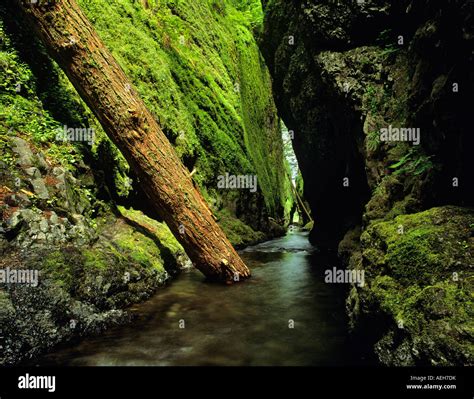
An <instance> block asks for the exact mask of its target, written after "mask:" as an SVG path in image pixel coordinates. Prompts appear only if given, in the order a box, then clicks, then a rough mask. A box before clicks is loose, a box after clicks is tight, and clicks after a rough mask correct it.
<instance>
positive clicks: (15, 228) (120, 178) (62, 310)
mask: <svg viewBox="0 0 474 399" xmlns="http://www.w3.org/2000/svg"><path fill="white" fill-rule="evenodd" d="M76 2H77V5H78V6H79V7H80V10H82V12H83V13H84V15H85V17H84V18H87V20H88V21H89V22H90V23H91V26H92V27H93V29H95V31H96V32H97V35H98V37H99V38H100V40H101V42H102V43H103V46H104V47H105V48H106V49H107V50H108V51H109V52H110V54H111V56H113V58H114V59H115V60H116V62H117V63H118V65H119V66H120V68H121V70H123V73H124V74H125V75H126V77H127V78H128V82H123V85H122V87H125V91H129V92H130V93H131V94H133V95H136V97H137V98H140V99H141V100H143V104H144V106H145V107H146V109H147V110H148V111H149V112H150V114H151V115H152V117H153V118H154V122H153V123H155V122H156V125H157V126H159V127H160V128H161V130H162V132H163V133H164V135H165V136H166V140H167V141H169V143H171V145H172V147H173V148H174V151H175V152H176V154H177V156H178V157H179V160H180V162H181V164H182V165H183V166H184V168H185V171H186V173H188V174H189V177H190V179H192V184H193V186H194V188H195V189H196V190H197V191H198V192H200V193H201V195H202V197H203V199H204V201H205V203H206V204H207V206H208V207H209V209H210V211H211V213H212V218H213V220H215V222H217V224H218V225H219V226H220V228H221V229H222V231H223V232H224V233H225V235H226V236H227V238H228V239H229V241H230V242H231V244H232V245H233V246H234V247H235V248H236V250H238V254H239V256H240V257H241V258H242V260H243V261H244V262H245V264H246V265H247V266H248V267H249V268H250V270H251V272H252V276H251V277H250V278H249V279H248V280H245V281H239V274H238V273H237V274H236V279H235V280H236V281H235V283H236V284H233V285H230V284H229V285H219V284H217V283H211V282H209V281H207V280H205V278H204V276H202V275H201V274H199V273H198V272H197V271H196V270H194V268H193V261H191V259H190V258H192V257H193V256H192V254H191V253H190V251H189V248H188V251H187V252H188V254H187V253H186V251H185V250H184V248H183V245H182V244H181V243H180V242H183V237H180V235H184V232H185V230H186V223H185V222H184V223H183V224H181V225H180V226H179V228H178V229H174V234H173V233H172V230H173V229H171V230H170V227H171V224H170V223H168V224H170V227H168V225H167V223H166V222H165V219H166V220H167V221H168V222H169V221H170V220H172V221H173V222H174V221H175V218H176V215H174V214H171V213H169V212H167V213H166V214H165V215H163V213H162V212H160V209H158V212H157V206H156V202H154V201H152V200H150V187H149V186H150V184H149V182H148V181H146V179H144V178H143V176H144V175H139V174H137V173H136V171H137V168H136V165H133V164H129V162H127V160H126V159H128V158H127V157H126V156H124V155H127V154H125V152H124V150H123V148H121V147H120V145H119V144H118V143H117V142H115V144H114V142H113V141H112V140H111V139H110V135H109V132H108V131H107V129H106V128H105V126H104V121H103V120H102V121H100V122H99V120H100V118H97V117H96V115H97V112H96V110H95V109H94V106H93V104H92V105H91V104H89V105H86V101H85V97H87V96H86V95H85V94H87V93H90V90H96V92H94V93H97V103H99V102H100V101H102V97H101V96H102V94H101V93H104V96H105V95H106V94H105V93H107V90H111V88H110V87H107V85H104V84H103V81H101V80H99V79H96V80H94V78H93V76H92V79H91V82H92V83H94V82H95V83H96V85H94V84H92V85H91V88H90V90H89V88H88V89H87V90H85V89H84V90H83V91H82V92H81V90H76V88H75V87H74V85H73V84H72V83H71V81H72V80H70V74H69V73H68V74H67V75H66V73H65V72H64V69H66V72H68V71H67V68H64V65H62V64H61V63H59V64H58V63H57V62H56V61H55V55H54V54H51V51H48V50H50V49H48V46H47V45H45V43H44V40H42V38H41V35H37V33H35V30H34V29H32V25H33V24H32V23H31V21H29V24H27V23H26V19H25V17H24V15H23V14H22V13H21V12H20V7H19V3H18V2H17V1H16V0H5V1H4V2H3V3H2V4H1V5H0V152H1V154H2V158H1V162H0V216H1V218H0V221H1V225H0V249H1V251H2V256H1V258H0V271H2V273H1V274H0V277H1V278H2V279H0V347H1V350H0V365H2V366H7V365H8V366H11V365H28V366H29V365H35V366H37V365H39V366H48V365H58V364H59V365H94V366H95V365H219V366H222V365H237V366H246V365H291V366H295V365H298V366H299V365H316V366H328V365H338V366H343V365H368V364H370V365H374V364H375V365H386V366H463V365H469V366H472V365H474V302H473V292H474V291H473V288H474V285H473V284H474V283H473V276H474V271H473V267H474V266H473V265H474V260H473V259H474V208H473V207H474V188H473V167H472V161H471V158H472V157H471V152H472V150H473V148H474V137H473V135H472V134H471V133H470V117H471V114H472V104H474V98H473V97H474V93H473V90H472V88H473V84H474V68H473V57H474V51H473V49H474V30H473V24H474V19H473V8H474V3H472V2H470V1H468V0H461V1H447V2H445V3H443V4H442V5H440V4H437V3H435V2H434V1H430V0H400V1H397V2H390V1H384V0H365V1H350V0H347V1H342V0H341V1H334V0H332V1H331V0H320V1H316V0H291V1H289V0H286V1H285V0H266V1H262V2H261V1H260V0H205V1H185V0H140V1H135V0H113V1H105V0H58V1H50V2H44V4H41V2H40V3H39V4H36V2H32V3H35V4H29V5H27V6H25V7H26V8H28V7H43V8H42V9H41V10H44V15H45V20H48V18H49V20H52V16H53V14H50V15H49V16H48V13H49V12H51V13H54V12H56V11H57V10H58V9H59V7H60V6H61V5H68V4H69V5H71V4H74V5H75V4H76ZM35 10H36V9H35ZM38 10H40V9H38ZM41 12H43V11H41ZM56 28H57V31H60V29H64V31H65V32H66V31H67V28H68V27H67V26H64V27H61V26H60V27H59V28H58V27H56ZM43 39H44V38H43ZM61 40H64V43H65V44H64V46H65V48H66V50H65V51H67V48H68V46H74V45H75V41H76V40H77V39H76V38H74V37H71V36H70V35H67V34H65V35H64V38H61ZM71 51H72V50H71ZM80 62H82V63H83V65H84V68H86V70H87V68H89V67H90V68H91V70H93V69H96V70H97V71H98V72H97V74H99V73H100V71H101V70H102V69H103V67H102V66H101V65H96V62H95V60H94V59H92V58H90V59H83V60H82V59H81V60H80ZM68 76H69V78H68ZM129 82H130V83H129ZM73 83H75V84H77V82H73ZM99 97H100V98H99ZM88 100H89V102H92V103H93V100H91V96H89V97H88ZM132 111H133V110H132ZM132 111H129V112H130V114H133V112H132ZM119 116H120V115H119ZM132 116H133V115H132ZM128 117H129V115H123V118H124V120H125V119H126V118H128ZM138 118H139V117H137V119H138ZM119 119H120V118H119ZM121 120H122V119H120V121H121ZM114 126H115V124H114ZM117 126H118V125H117ZM117 131H118V132H119V133H120V127H117ZM145 131H147V130H146V129H145ZM150 134H151V133H150ZM143 140H147V137H146V134H145V135H144V137H143ZM293 150H294V153H293ZM151 155H156V156H161V155H162V153H161V149H158V150H157V154H151ZM145 169H146V172H147V173H149V174H150V175H153V174H160V173H164V172H165V171H163V170H161V171H160V170H157V169H156V168H155V169H153V168H152V167H150V168H148V169H147V168H146V167H145ZM166 172H167V171H166ZM173 184H176V186H173ZM190 184H191V183H190ZM166 188H167V189H168V190H169V191H173V190H174V191H176V192H178V191H179V190H180V189H182V186H181V183H180V182H179V181H178V179H176V181H171V182H170V187H166ZM179 201H181V202H179ZM179 201H178V202H177V203H178V207H177V208H178V209H179V210H182V209H183V207H184V206H185V204H189V203H190V202H191V201H192V199H191V195H190V196H187V195H184V198H183V199H182V200H181V199H179ZM204 201H203V202H204ZM224 238H225V237H224ZM229 247H230V246H229ZM188 255H189V257H188ZM222 257H223V260H222V262H223V264H224V263H225V262H227V261H226V259H224V255H222ZM195 266H196V265H195ZM20 271H22V273H23V274H21V273H20ZM30 272H31V273H30ZM33 272H34V273H33ZM339 272H340V276H343V277H341V281H338V276H339V274H338V273H339ZM28 273H30V274H28ZM19 276H23V281H20V280H21V278H22V277H19ZM328 276H329V278H328ZM349 277H350V281H348V280H347V278H349ZM338 283H341V284H338ZM234 337H239V339H237V340H236V341H234ZM229 342H233V343H234V344H233V345H229Z"/></svg>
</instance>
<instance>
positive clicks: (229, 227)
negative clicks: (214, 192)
mask: <svg viewBox="0 0 474 399" xmlns="http://www.w3.org/2000/svg"><path fill="white" fill-rule="evenodd" d="M217 216H218V221H217V222H218V224H219V226H220V227H221V228H222V230H224V233H225V234H226V235H227V237H228V238H229V240H230V242H231V243H232V245H234V246H236V247H241V246H244V245H248V244H250V243H255V242H258V241H261V240H263V239H264V238H265V235H264V234H263V233H261V232H256V231H254V230H253V229H252V228H251V227H250V226H248V225H246V224H245V223H243V222H242V221H241V220H240V219H238V218H236V217H235V216H233V215H232V214H231V213H230V212H229V211H228V210H222V211H220V212H218V215H217Z"/></svg>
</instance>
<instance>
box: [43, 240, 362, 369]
mask: <svg viewBox="0 0 474 399" xmlns="http://www.w3.org/2000/svg"><path fill="white" fill-rule="evenodd" d="M240 254H241V256H242V258H243V259H244V261H245V262H246V263H247V265H248V266H249V267H250V268H251V270H252V273H253V274H252V278H251V279H250V280H248V281H246V282H244V283H242V284H236V285H234V286H221V285H216V284H210V283H207V282H205V281H204V278H203V276H202V275H201V274H200V273H199V272H198V271H196V270H194V269H190V270H186V271H185V272H183V273H182V274H181V275H180V276H179V277H178V278H176V279H175V280H174V281H173V282H172V283H171V284H170V285H169V286H168V287H166V288H163V289H161V290H159V291H158V293H157V294H156V295H155V296H154V297H153V298H151V299H150V300H148V301H147V302H145V303H142V304H139V305H136V306H134V307H132V308H131V311H132V312H133V313H134V314H135V315H136V319H135V320H134V323H133V324H130V325H127V326H121V327H116V328H112V329H110V330H109V331H107V332H106V333H104V334H102V335H100V336H97V337H91V338H86V339H84V340H82V341H81V342H79V343H75V344H69V346H65V347H63V348H62V349H57V350H56V351H55V352H53V353H50V354H48V355H46V356H44V357H43V358H41V359H39V360H38V361H36V362H35V364H37V365H40V366H53V365H65V366H145V365H163V366H164V365H166V366H184V365H228V366H247V365H250V366H265V365H277V366H304V365H315V366H328V365H333V366H337V365H354V364H361V363H363V362H362V360H361V359H359V358H358V356H356V355H355V351H354V350H353V348H352V346H351V344H350V342H349V339H348V334H347V320H346V316H345V312H344V298H345V289H347V287H343V286H341V285H336V284H326V283H325V282H324V270H326V269H328V268H332V267H333V266H336V265H337V259H336V258H335V257H333V256H327V255H321V254H319V253H318V252H317V250H315V248H314V247H312V246H311V245H310V244H309V242H308V239H307V233H305V232H300V231H290V232H289V233H288V234H287V235H286V236H285V237H282V238H278V239H275V240H272V241H268V242H265V243H262V244H259V245H256V246H252V247H248V248H246V249H245V250H242V251H240Z"/></svg>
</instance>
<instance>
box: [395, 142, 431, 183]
mask: <svg viewBox="0 0 474 399" xmlns="http://www.w3.org/2000/svg"><path fill="white" fill-rule="evenodd" d="M431 158H432V156H427V155H425V154H423V153H421V152H420V150H418V149H417V148H415V147H412V148H410V149H409V150H408V152H407V153H406V154H405V155H404V156H402V158H401V159H400V160H399V161H398V162H397V163H394V164H393V165H390V166H389V168H390V169H394V171H395V172H394V173H395V174H396V175H400V174H414V175H415V176H418V175H422V174H424V173H425V172H428V171H429V170H431V169H432V168H433V167H434V165H433V162H432V161H431Z"/></svg>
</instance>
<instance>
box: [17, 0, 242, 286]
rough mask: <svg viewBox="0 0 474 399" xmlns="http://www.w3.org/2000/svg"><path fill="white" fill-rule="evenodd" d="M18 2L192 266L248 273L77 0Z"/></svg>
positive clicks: (218, 276)
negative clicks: (125, 161)
mask: <svg viewBox="0 0 474 399" xmlns="http://www.w3.org/2000/svg"><path fill="white" fill-rule="evenodd" d="M15 1H16V3H17V4H18V6H19V7H20V8H21V10H22V12H23V13H24V16H25V18H26V20H28V21H29V23H30V25H31V26H32V27H33V29H34V30H35V32H36V34H37V35H38V36H39V37H40V38H41V40H42V41H43V43H44V45H45V47H46V49H47V50H48V52H49V53H50V55H51V56H52V58H53V59H54V60H56V62H57V63H58V64H59V65H60V67H61V68H62V69H63V70H64V72H65V73H66V75H67V76H68V78H69V79H70V81H71V82H72V84H73V85H74V87H75V88H76V90H77V91H78V92H79V94H80V96H81V97H82V98H83V100H84V101H85V102H86V104H87V105H88V106H89V107H90V109H91V110H92V111H93V112H94V114H95V116H96V117H97V119H98V120H99V122H100V123H101V125H102V127H103V128H104V130H105V132H106V133H107V135H108V136H109V137H110V139H111V140H112V141H113V142H114V143H115V144H116V145H117V147H118V148H119V149H120V150H121V151H122V153H123V155H124V156H125V158H126V159H127V161H128V162H129V164H130V166H131V167H132V168H133V170H134V171H135V173H136V175H137V176H138V177H139V180H140V184H141V186H142V187H143V189H144V191H145V192H146V194H147V195H148V196H149V198H150V199H151V202H152V203H154V206H155V207H156V210H157V212H158V214H159V215H160V216H161V217H162V218H163V219H164V220H165V222H166V223H167V224H168V226H169V227H170V229H171V231H172V232H173V234H174V235H175V237H176V238H177V239H178V241H179V242H180V243H181V244H182V245H183V247H184V249H185V251H186V253H187V254H188V256H189V257H190V259H191V260H192V262H193V263H194V265H195V266H196V267H197V268H198V269H199V270H200V271H201V272H202V273H203V274H204V275H206V276H207V277H208V278H210V279H212V280H218V281H222V282H227V283H230V282H234V281H238V280H242V279H244V278H246V277H249V276H250V271H249V269H248V268H247V266H246V265H245V264H244V263H243V261H242V260H241V259H240V257H239V255H238V254H237V253H236V251H235V250H234V248H233V247H232V245H231V244H230V242H229V241H228V239H227V237H226V236H225V234H224V232H223V231H222V230H221V228H220V227H219V226H218V225H217V223H216V222H215V221H214V218H213V215H212V213H211V211H210V209H209V207H208V206H207V204H206V203H205V201H204V199H203V197H202V196H201V194H200V193H199V192H198V191H197V190H196V189H195V187H194V185H193V183H192V180H191V177H190V175H189V172H188V171H187V169H186V168H185V167H184V166H183V165H182V163H181V161H180V159H179V157H178V156H177V154H176V152H175V150H174V148H173V146H172V145H171V143H170V142H169V141H168V140H167V138H166V136H165V135H164V133H163V131H162V130H161V128H160V126H159V125H158V123H157V121H156V120H155V118H154V117H153V115H152V114H151V112H150V111H149V110H148V109H147V108H146V106H145V104H144V103H143V101H142V100H141V98H140V97H139V96H138V94H137V92H136V91H135V90H134V89H133V87H132V85H131V83H130V82H129V80H128V79H127V77H126V75H125V73H124V72H123V70H122V68H121V67H120V66H119V65H118V63H117V61H116V60H115V59H114V57H113V56H112V54H111V53H110V52H109V51H108V49H107V48H106V47H105V46H104V44H103V43H102V41H101V40H100V38H99V37H98V35H97V33H96V32H95V29H94V27H93V26H92V24H91V23H90V21H89V20H88V19H87V17H86V16H85V15H84V13H83V12H82V10H81V9H80V7H79V6H78V5H77V3H76V1H75V0H49V1H48V2H47V3H46V2H43V3H44V5H42V2H41V1H40V2H38V3H37V4H32V2H31V0H26V1H22V0H15ZM123 34H124V35H126V34H127V32H123ZM161 89H162V90H166V87H163V88H161Z"/></svg>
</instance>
